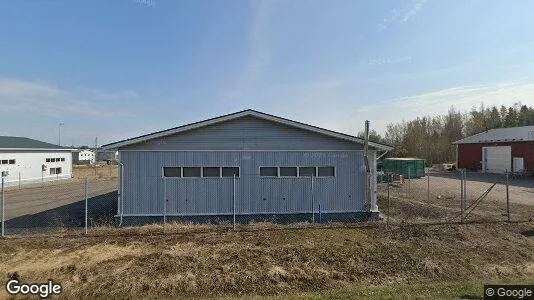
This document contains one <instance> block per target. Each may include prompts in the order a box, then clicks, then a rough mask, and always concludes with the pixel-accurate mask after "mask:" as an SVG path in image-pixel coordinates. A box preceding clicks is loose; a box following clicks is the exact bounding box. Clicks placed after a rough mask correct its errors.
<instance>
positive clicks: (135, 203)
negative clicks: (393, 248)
mask: <svg viewBox="0 0 534 300" xmlns="http://www.w3.org/2000/svg"><path fill="white" fill-rule="evenodd" d="M373 155H374V154H373ZM120 158H121V162H122V163H123V164H124V214H125V215H128V214H134V215H135V214H139V215H144V214H162V213H163V208H164V206H163V203H164V201H163V194H164V179H163V178H162V167H163V166H239V167H240V178H238V179H236V203H237V205H236V210H237V213H240V214H252V213H291V212H293V213H298V212H310V211H311V210H312V193H313V197H314V199H315V204H316V205H315V209H316V210H317V205H318V204H319V203H321V206H322V207H323V209H324V211H325V212H354V211H363V210H364V208H365V204H364V203H365V202H364V199H365V189H364V185H365V171H364V165H363V153H362V152H361V151H334V152H327V151H325V152H305V151H276V152H269V151H220V152H210V151H202V152H192V151H189V152H180V151H170V152H163V151H140V152H135V151H126V152H121V153H120ZM260 166H335V168H336V177H324V178H321V177H318V178H314V179H313V191H312V188H311V186H312V180H311V178H265V177H260V176H259V167H260ZM165 181H166V182H167V184H166V194H167V199H168V203H167V208H166V210H167V214H169V215H191V214H229V213H232V209H233V198H232V194H233V179H232V178H181V179H179V178H174V179H166V180H165Z"/></svg>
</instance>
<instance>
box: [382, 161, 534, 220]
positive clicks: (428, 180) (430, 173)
mask: <svg viewBox="0 0 534 300" xmlns="http://www.w3.org/2000/svg"><path fill="white" fill-rule="evenodd" d="M388 179H389V180H388ZM533 199H534V181H533V180H532V178H524V177H522V178H518V177H515V176H512V175H511V174H486V173H479V172H466V171H465V170H456V171H435V170H432V169H428V170H426V172H425V176H423V177H420V178H406V177H404V176H402V175H396V174H383V175H380V176H379V178H378V201H379V207H380V211H381V214H382V215H383V216H384V218H386V221H389V222H392V223H437V222H492V221H528V220H531V219H532V217H534V207H533V206H532V204H533V203H532V201H533ZM529 202H530V203H529Z"/></svg>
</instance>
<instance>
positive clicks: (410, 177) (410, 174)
mask: <svg viewBox="0 0 534 300" xmlns="http://www.w3.org/2000/svg"><path fill="white" fill-rule="evenodd" d="M411 171H412V169H411V168H410V167H408V195H407V196H410V186H411V185H412V172H411Z"/></svg>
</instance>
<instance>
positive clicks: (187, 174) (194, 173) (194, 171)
mask: <svg viewBox="0 0 534 300" xmlns="http://www.w3.org/2000/svg"><path fill="white" fill-rule="evenodd" d="M183 176H184V178H194V177H200V168H197V167H184V168H183Z"/></svg>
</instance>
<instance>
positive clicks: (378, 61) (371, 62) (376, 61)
mask: <svg viewBox="0 0 534 300" xmlns="http://www.w3.org/2000/svg"><path fill="white" fill-rule="evenodd" d="M411 60H412V58H411V57H409V56H407V57H400V58H380V57H374V58H370V59H368V60H367V61H366V62H365V63H366V64H367V65H368V66H380V65H389V64H403V63H409V62H410V61H411Z"/></svg>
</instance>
